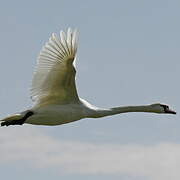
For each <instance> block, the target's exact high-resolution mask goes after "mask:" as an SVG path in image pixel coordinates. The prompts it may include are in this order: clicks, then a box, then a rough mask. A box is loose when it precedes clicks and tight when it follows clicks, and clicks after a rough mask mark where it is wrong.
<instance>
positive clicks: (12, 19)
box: [0, 0, 180, 180]
mask: <svg viewBox="0 0 180 180" xmlns="http://www.w3.org/2000/svg"><path fill="white" fill-rule="evenodd" d="M179 9H180V1H178V0H169V1H168V0H151V1H147V0H136V1H135V0H120V1H118V0H117V1H115V0H114V1H103V0H99V1H95V0H91V1H83V0H76V1H65V0H59V1H58V0H52V1H50V0H49V1H43V0H39V1H35V0H31V1H20V0H16V1H8V0H7V1H1V6H0V22H1V26H0V27H1V28H0V54H1V66H0V82H1V87H0V101H1V105H0V107H1V114H0V118H2V117H4V116H6V115H7V114H11V113H14V112H18V111H22V110H24V109H26V108H28V107H30V106H31V105H32V103H31V100H30V98H29V88H30V85H31V78H32V72H33V68H34V66H35V64H36V57H37V55H38V53H39V51H40V49H41V47H42V45H43V44H44V43H45V42H46V41H47V40H48V39H49V36H50V34H51V33H52V32H56V33H58V32H59V31H60V30H62V29H63V30H66V29H67V27H72V28H78V31H79V41H78V43H79V47H78V57H77V86H78V91H79V95H80V96H81V97H83V98H85V99H87V100H88V101H89V102H91V103H92V104H95V105H97V106H102V107H112V106H119V105H136V104H137V105H138V104H149V103H156V102H162V103H166V104H169V105H170V106H171V107H173V108H174V109H175V110H177V111H178V112H179V108H180V101H179V98H178V97H179V92H180V85H179V77H180V71H179V68H180V53H179V52H180V51H179V49H180V23H179V19H180V11H179ZM179 127H180V121H179V114H177V115H176V116H171V115H158V114H145V113H130V114H123V115H116V116H113V117H107V118H102V119H95V120H93V119H85V120H81V121H77V122H75V123H71V124H66V125H63V126H56V127H43V126H41V127H36V126H30V125H25V126H22V127H15V126H14V127H8V128H3V129H1V133H0V143H1V148H3V151H2V152H1V150H0V152H1V153H0V154H1V156H2V157H3V159H4V160H3V161H2V162H1V161H0V169H1V171H0V172H1V178H2V179H14V180H23V179H26V180H29V179H44V180H47V179H59V178H63V179H66V180H71V179H73V180H84V179H86V180H90V179H93V180H99V179H103V180H106V179H107V180H108V179H113V180H116V179H123V180H130V179H131V180H137V179H138V180H140V179H141V178H142V179H145V180H146V179H147V180H152V179H153V180H154V179H158V180H161V179H163V177H162V176H161V173H159V174H156V173H157V172H155V170H153V168H152V169H151V166H146V165H145V166H143V163H144V164H147V161H148V160H147V159H146V157H144V158H142V159H141V161H140V160H139V159H138V160H137V161H133V160H132V159H130V160H129V162H130V164H132V163H131V162H132V161H133V162H134V163H135V164H136V163H137V166H138V165H140V163H141V165H142V169H143V167H144V168H145V170H142V169H141V168H139V169H141V170H142V171H141V170H139V169H137V171H136V170H135V171H133V170H132V169H131V168H130V169H128V168H129V166H128V165H127V167H126V170H124V169H123V168H120V169H118V170H116V171H115V170H114V169H116V168H117V165H118V166H119V167H121V165H122V167H123V165H124V164H126V162H123V161H119V160H118V162H117V161H115V160H114V157H112V159H111V156H112V154H113V151H110V150H109V151H108V150H107V151H102V153H104V154H105V156H106V157H108V158H109V160H107V163H108V162H109V161H111V163H112V164H111V166H110V167H109V168H108V169H111V168H112V169H111V170H112V171H111V170H110V172H108V171H103V170H100V169H99V167H98V165H99V166H101V164H100V159H98V157H99V156H98V155H97V154H95V155H94V156H93V155H92V154H91V153H92V152H89V151H88V152H87V151H85V152H84V153H86V155H87V156H90V154H91V155H92V157H94V158H95V160H94V164H93V163H91V164H90V166H89V167H88V168H89V169H86V168H85V169H84V170H82V168H80V170H77V169H76V165H77V164H78V163H79V164H80V162H79V161H78V160H72V162H71V158H69V159H68V161H67V162H66V161H65V164H68V163H70V167H71V170H67V167H68V166H66V165H65V164H63V162H61V161H60V160H59V161H58V163H59V164H58V163H55V162H54V161H53V162H51V163H52V165H49V166H48V165H46V166H43V165H42V164H40V165H39V167H35V166H34V164H35V163H36V161H34V160H33V158H30V156H31V155H32V156H33V153H34V154H39V153H40V154H41V152H42V154H43V151H44V149H43V147H44V146H43V144H42V149H41V148H40V149H38V150H37V148H36V147H35V146H36V145H37V144H36V142H35V143H34V142H33V141H31V143H30V149H31V150H29V152H28V154H27V155H22V157H21V153H22V151H20V149H18V146H17V144H16V143H15V142H16V141H17V143H19V144H20V145H22V144H23V142H24V140H22V142H21V136H25V137H26V138H27V142H28V139H29V138H32V139H33V137H34V139H36V136H33V132H35V133H37V136H38V137H37V138H42V139H43V138H50V140H48V142H50V143H52V142H51V141H53V142H54V141H55V142H54V144H56V146H58V147H61V146H64V144H61V141H63V142H74V143H76V142H77V145H78V143H80V147H82V148H85V149H86V146H85V145H86V144H85V145H84V143H88V145H90V146H91V145H92V146H96V145H98V147H99V145H102V146H105V147H107V149H108V148H110V147H111V145H112V147H114V146H115V147H116V146H118V148H119V150H120V152H121V148H122V146H128V147H129V145H130V146H133V145H135V146H138V147H139V148H140V149H141V150H142V152H145V153H144V154H146V153H147V152H149V151H150V152H152V157H151V153H150V154H148V153H147V154H148V155H149V156H150V157H151V158H152V161H153V160H154V161H153V162H154V163H156V162H155V160H156V159H157V158H156V156H153V154H156V155H157V156H158V152H159V151H158V150H157V149H159V148H160V147H161V144H166V145H167V147H169V148H170V150H169V151H168V152H169V154H168V156H169V159H170V160H171V162H172V163H173V165H174V166H172V168H173V167H176V165H177V164H179V163H180V162H179V160H180V158H179V155H178V154H175V153H174V151H172V149H171V148H173V150H174V149H176V150H177V148H178V149H179V148H180V131H179ZM26 130H27V131H26ZM21 131H22V134H21ZM31 131H32V133H31ZM12 132H18V133H17V138H16V137H15V136H16V133H12ZM11 133H12V134H11ZM11 139H12V140H13V141H15V142H13V145H11V144H10V142H11ZM17 139H18V140H17ZM19 139H20V140H19ZM5 140H8V141H10V142H8V143H9V144H8V145H7V144H6V141H5ZM40 142H41V141H40ZM42 143H43V142H42ZM171 145H172V146H171ZM33 146H34V147H33ZM39 146H40V147H41V145H39ZM49 146H51V144H49ZM75 146H76V144H75ZM156 146H157V147H156ZM20 147H21V146H20ZM22 147H23V148H24V146H23V145H22ZM45 147H46V148H47V147H48V144H46V146H45ZM98 147H95V148H97V149H98ZM165 147H166V146H165ZM33 148H34V149H33ZM133 148H134V146H133V147H132V148H131V149H128V150H129V152H130V153H131V150H133ZM146 148H150V149H151V148H152V149H151V150H149V149H146ZM27 149H28V148H27ZM144 149H145V150H144ZM25 150H26V149H25ZM11 151H13V152H16V153H20V154H19V155H18V158H15V157H14V156H16V153H14V154H10V153H11ZM146 151H147V152H146ZM171 151H172V152H171ZM108 152H112V153H108ZM137 152H139V151H137ZM140 152H141V151H140ZM54 153H55V152H53V151H52V150H51V148H50V149H48V150H47V154H45V157H44V158H47V159H48V160H49V159H51V157H53V156H54ZM56 153H57V152H56ZM88 153H90V154H88ZM106 153H107V154H106ZM122 153H123V152H122ZM164 153H165V152H164ZM77 154H80V155H81V153H80V152H79V151H78V150H77V151H73V150H72V151H71V152H69V155H72V156H73V157H76V156H77ZM130 155H131V154H129V156H130ZM6 156H7V159H6ZM9 156H10V157H11V158H9ZM59 156H61V154H59ZM177 156H178V157H177ZM77 157H78V156H77ZM80 157H81V156H80ZM158 157H159V156H158ZM164 157H166V156H164ZM42 158H43V157H42ZM39 159H40V161H42V162H43V159H41V158H39ZM54 159H56V158H54ZM60 159H61V158H60ZM117 159H118V158H117ZM119 159H120V160H121V154H119ZM66 160H67V159H66ZM87 161H88V160H87ZM125 161H126V160H125ZM48 162H49V161H48ZM88 162H89V161H88ZM88 162H85V166H86V165H87V164H88ZM73 163H74V166H73ZM98 163H99V164H98ZM96 164H98V165H97V167H96ZM127 164H128V163H127ZM152 164H153V163H152ZM163 165H165V164H163V163H162V164H161V165H159V166H158V168H159V172H161V171H162V172H163V171H166V167H165V166H163ZM59 166H62V168H61V167H59ZM77 166H78V165H77ZM102 166H103V164H102ZM64 167H65V169H66V170H63V168H64ZM93 167H94V169H93ZM73 168H75V169H76V170H73ZM102 168H103V167H102ZM104 168H105V167H104ZM92 169H93V170H92ZM114 171H115V172H114ZM149 171H150V172H151V173H150V172H149ZM145 172H146V173H145ZM166 175H168V174H166ZM172 177H175V179H178V177H179V178H180V173H179V172H177V171H174V170H172V171H171V169H169V179H172Z"/></svg>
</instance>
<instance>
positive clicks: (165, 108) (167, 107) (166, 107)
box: [161, 104, 169, 112]
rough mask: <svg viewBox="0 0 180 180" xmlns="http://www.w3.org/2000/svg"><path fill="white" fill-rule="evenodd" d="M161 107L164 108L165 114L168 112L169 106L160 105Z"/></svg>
mask: <svg viewBox="0 0 180 180" xmlns="http://www.w3.org/2000/svg"><path fill="white" fill-rule="evenodd" d="M161 106H162V107H163V108H164V111H165V112H166V111H167V110H169V106H167V105H164V104H161Z"/></svg>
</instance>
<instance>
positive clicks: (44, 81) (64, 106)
mask: <svg viewBox="0 0 180 180" xmlns="http://www.w3.org/2000/svg"><path fill="white" fill-rule="evenodd" d="M76 51H77V35H76V31H72V30H71V29H68V31H67V36H66V35H65V33H64V32H62V31H61V32H60V36H59V37H57V36H56V35H55V34H52V36H51V37H50V39H49V41H48V43H46V44H45V46H44V47H43V49H42V50H41V52H40V55H39V56H38V62H37V66H36V69H35V72H34V75H33V80H32V88H31V97H32V100H33V101H35V106H34V107H32V108H31V109H29V110H27V111H24V112H22V113H19V114H14V115H12V116H9V117H7V118H5V119H2V121H3V122H2V123H1V126H9V125H22V124H23V123H28V124H35V125H60V124H65V123H69V122H73V121H77V120H79V119H82V118H99V117H104V116H110V115H114V114H120V113H126V112H151V113H171V114H175V112H174V111H172V110H170V109H169V107H168V106H166V105H162V104H151V105H145V106H127V107H115V108H110V109H102V108H97V107H95V106H93V105H91V104H89V103H88V102H87V101H85V100H83V99H81V98H79V96H78V93H77V90H76V85H75V74H76V70H75V68H74V65H73V62H74V60H75V57H76Z"/></svg>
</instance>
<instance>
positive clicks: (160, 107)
mask: <svg viewBox="0 0 180 180" xmlns="http://www.w3.org/2000/svg"><path fill="white" fill-rule="evenodd" d="M150 106H151V108H152V110H153V111H154V112H156V113H165V114H176V112H175V111H173V110H171V109H170V108H169V106H168V105H165V104H159V103H157V104H151V105H150Z"/></svg>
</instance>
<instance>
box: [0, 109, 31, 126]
mask: <svg viewBox="0 0 180 180" xmlns="http://www.w3.org/2000/svg"><path fill="white" fill-rule="evenodd" d="M33 114H34V113H33V112H32V111H27V113H26V114H25V116H24V117H23V118H20V119H15V120H13V119H12V120H9V121H8V120H7V121H4V122H2V123H1V126H10V125H22V124H24V122H25V121H26V119H27V118H28V117H30V116H32V115H33Z"/></svg>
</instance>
